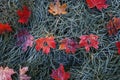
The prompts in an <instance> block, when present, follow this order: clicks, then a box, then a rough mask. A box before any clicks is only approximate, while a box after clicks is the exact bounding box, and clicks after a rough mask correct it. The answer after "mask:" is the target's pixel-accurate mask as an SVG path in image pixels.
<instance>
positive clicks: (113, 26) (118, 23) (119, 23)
mask: <svg viewBox="0 0 120 80" xmlns="http://www.w3.org/2000/svg"><path fill="white" fill-rule="evenodd" d="M106 28H107V30H108V33H109V35H115V34H116V33H117V32H118V30H119V29H120V18H116V17H114V18H112V20H110V21H109V22H108V23H107V25H106Z"/></svg>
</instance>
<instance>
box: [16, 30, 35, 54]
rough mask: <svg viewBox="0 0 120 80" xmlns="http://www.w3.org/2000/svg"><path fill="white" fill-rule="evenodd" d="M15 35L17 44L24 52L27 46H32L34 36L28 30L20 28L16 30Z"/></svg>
mask: <svg viewBox="0 0 120 80" xmlns="http://www.w3.org/2000/svg"><path fill="white" fill-rule="evenodd" d="M15 37H16V38H17V43H16V45H17V46H21V47H22V50H23V51H24V52H25V51H26V50H27V47H28V46H30V47H32V45H33V40H34V37H33V36H32V35H31V34H29V32H28V31H27V30H26V29H23V30H21V31H20V32H18V33H17V34H16V35H15Z"/></svg>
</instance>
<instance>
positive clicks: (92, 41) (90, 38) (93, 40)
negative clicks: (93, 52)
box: [79, 34, 99, 52]
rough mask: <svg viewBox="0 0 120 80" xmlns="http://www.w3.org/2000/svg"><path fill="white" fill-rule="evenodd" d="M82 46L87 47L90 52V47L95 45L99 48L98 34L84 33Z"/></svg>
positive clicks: (81, 41)
mask: <svg viewBox="0 0 120 80" xmlns="http://www.w3.org/2000/svg"><path fill="white" fill-rule="evenodd" d="M80 39H81V40H80V42H79V44H80V47H85V49H86V51H87V52H89V50H90V47H94V48H95V49H98V44H99V42H98V36H97V35H94V34H90V35H82V36H81V37H80Z"/></svg>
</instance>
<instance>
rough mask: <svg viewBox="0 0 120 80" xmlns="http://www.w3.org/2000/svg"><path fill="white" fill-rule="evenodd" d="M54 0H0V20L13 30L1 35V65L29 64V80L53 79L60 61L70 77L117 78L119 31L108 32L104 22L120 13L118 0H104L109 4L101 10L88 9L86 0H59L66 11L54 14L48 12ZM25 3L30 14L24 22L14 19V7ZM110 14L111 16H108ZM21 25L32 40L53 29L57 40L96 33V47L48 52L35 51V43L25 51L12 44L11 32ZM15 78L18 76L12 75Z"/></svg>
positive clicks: (119, 69) (119, 71)
mask: <svg viewBox="0 0 120 80" xmlns="http://www.w3.org/2000/svg"><path fill="white" fill-rule="evenodd" d="M52 1H53V0H2V1H1V2H0V22H2V23H6V22H8V23H10V25H11V26H12V28H13V30H14V31H13V32H12V33H10V34H5V35H0V65H1V66H9V67H11V68H14V69H15V70H16V71H18V69H19V67H20V65H21V66H28V67H29V71H28V75H29V76H31V77H32V79H31V80H52V79H51V77H50V74H51V72H52V69H56V68H58V67H59V64H60V63H62V64H63V65H64V67H65V70H66V71H68V72H70V74H71V77H70V80H119V78H120V56H119V55H117V49H116V46H115V42H116V41H119V40H120V32H118V34H117V35H115V36H109V35H108V33H107V30H106V28H105V25H106V24H107V22H108V21H109V20H110V19H111V18H112V17H113V16H117V17H120V1H119V0H107V1H108V2H107V3H108V4H109V7H108V8H107V9H103V10H102V11H101V12H100V11H98V10H97V9H89V8H88V6H87V4H86V2H85V0H61V2H62V3H67V5H68V7H67V11H68V13H67V14H66V15H61V16H53V15H51V14H49V12H48V6H49V4H50V2H52ZM22 5H27V6H29V8H30V9H31V11H32V16H31V18H30V20H29V24H28V25H27V26H24V25H21V24H19V23H18V22H17V20H18V16H17V14H16V10H18V9H19V8H21V7H22ZM110 15H112V16H110ZM21 28H28V29H29V31H30V33H31V34H32V35H33V36H34V38H35V40H36V39H37V38H39V37H45V36H46V34H47V33H52V34H54V36H55V40H56V41H57V42H59V41H60V40H61V39H63V38H65V37H69V38H75V39H77V40H78V38H79V37H80V36H81V35H84V34H91V33H93V34H96V35H98V36H99V42H100V44H99V49H98V50H95V49H93V48H92V49H91V51H90V52H89V53H86V51H85V49H84V48H82V49H78V50H77V52H76V53H75V54H66V53H65V52H64V51H60V50H58V44H59V43H58V44H57V49H54V50H52V51H51V53H50V54H49V55H45V54H43V53H42V51H39V52H36V50H35V43H34V46H33V47H32V48H29V49H28V50H27V51H26V52H23V51H21V48H20V47H17V46H16V45H15V42H16V39H15V38H14V35H15V34H16V33H17V32H18V30H19V29H21ZM14 78H15V79H16V80H17V78H16V77H14Z"/></svg>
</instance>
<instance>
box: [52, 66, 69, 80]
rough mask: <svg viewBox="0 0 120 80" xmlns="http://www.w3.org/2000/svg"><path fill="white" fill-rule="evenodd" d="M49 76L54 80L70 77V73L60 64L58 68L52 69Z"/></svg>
mask: <svg viewBox="0 0 120 80" xmlns="http://www.w3.org/2000/svg"><path fill="white" fill-rule="evenodd" d="M50 76H51V77H52V78H53V79H55V80H68V79H69V78H70V73H69V72H65V70H64V66H63V64H60V67H59V68H58V69H56V70H52V74H51V75H50Z"/></svg>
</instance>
